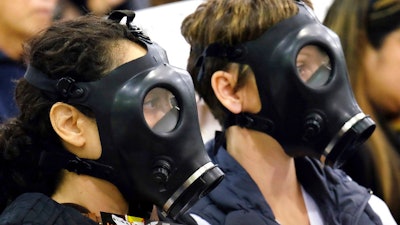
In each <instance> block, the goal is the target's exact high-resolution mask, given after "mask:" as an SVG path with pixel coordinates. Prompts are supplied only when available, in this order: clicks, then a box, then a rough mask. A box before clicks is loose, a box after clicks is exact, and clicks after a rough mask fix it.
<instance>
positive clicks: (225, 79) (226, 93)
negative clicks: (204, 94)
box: [211, 70, 242, 114]
mask: <svg viewBox="0 0 400 225" xmlns="http://www.w3.org/2000/svg"><path fill="white" fill-rule="evenodd" d="M236 82H237V75H235V74H232V73H230V72H225V71H221V70H219V71H216V72H214V74H213V75H212V77H211V86H212V88H213V90H214V93H215V96H216V97H217V99H218V100H219V101H220V102H221V104H222V105H223V106H225V108H227V109H228V110H229V111H231V112H232V113H234V114H238V113H240V112H241V111H242V102H241V96H240V95H239V94H238V93H237V90H235V85H236Z"/></svg>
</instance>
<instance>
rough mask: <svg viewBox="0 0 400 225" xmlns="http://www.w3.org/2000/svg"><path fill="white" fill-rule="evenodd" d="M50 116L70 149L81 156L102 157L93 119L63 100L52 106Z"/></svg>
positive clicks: (56, 130)
mask: <svg viewBox="0 0 400 225" xmlns="http://www.w3.org/2000/svg"><path fill="white" fill-rule="evenodd" d="M49 116H50V122H51V125H52V127H53V129H54V131H55V132H56V133H57V135H58V136H59V137H60V138H61V141H62V143H63V145H64V147H65V148H66V149H67V150H68V151H70V152H71V153H72V154H74V155H76V156H78V157H81V158H98V157H100V155H101V150H99V149H101V148H99V146H100V144H99V143H100V141H99V140H98V141H97V142H98V143H97V142H96V141H95V139H93V137H97V139H99V138H98V131H97V126H96V124H95V122H94V121H93V119H91V118H89V117H87V116H86V115H84V114H83V113H81V112H80V111H79V110H78V109H76V108H75V107H73V106H71V105H68V104H66V103H62V102H57V103H55V104H54V105H53V106H52V107H51V109H50V114H49ZM95 144H96V145H95Z"/></svg>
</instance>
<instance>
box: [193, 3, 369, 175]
mask: <svg viewBox="0 0 400 225" xmlns="http://www.w3.org/2000/svg"><path fill="white" fill-rule="evenodd" d="M296 4H297V5H298V8H299V12H298V13H297V15H295V16H293V17H291V18H288V19H286V20H283V21H281V22H279V23H278V24H276V25H275V26H273V27H272V28H271V29H269V30H268V31H266V32H265V33H264V34H262V35H261V36H260V37H259V38H258V39H256V40H252V41H248V42H245V43H242V44H238V45H236V46H226V45H222V44H219V43H214V44H211V45H210V46H208V48H207V49H206V50H205V51H204V53H203V56H202V57H201V58H203V60H199V61H198V65H199V64H200V63H203V65H200V66H202V68H201V69H200V73H199V76H200V79H201V76H202V70H203V69H204V68H203V67H204V61H205V60H204V57H218V58H225V59H227V60H229V61H231V62H237V63H241V64H248V65H250V67H251V69H252V70H253V72H254V74H255V78H256V82H257V87H258V91H259V94H260V99H261V104H262V109H261V111H260V112H258V113H257V114H249V113H242V114H235V115H233V114H231V115H230V116H229V119H228V121H227V122H226V124H225V126H224V127H225V128H227V127H229V126H231V125H239V126H242V127H247V128H250V129H254V130H258V131H262V132H264V133H267V134H269V135H271V136H272V137H274V138H275V139H277V140H278V141H279V143H281V144H282V146H283V147H284V149H285V151H286V153H287V154H288V155H290V156H294V157H296V156H313V157H317V158H320V159H321V161H323V162H324V163H326V164H329V165H332V166H335V167H338V166H340V165H342V163H343V162H344V161H345V160H346V159H347V158H348V157H349V156H350V155H351V154H352V153H353V152H354V150H355V148H356V147H357V146H358V145H359V144H361V143H363V142H364V141H365V140H366V139H367V138H368V137H369V136H370V135H371V134H372V132H373V130H374V129H375V124H374V122H373V121H372V120H371V119H370V118H369V117H368V116H366V115H364V113H363V112H362V111H361V109H360V108H359V106H358V105H357V103H356V101H355V99H354V96H353V93H352V90H351V87H350V85H349V81H348V76H347V68H346V63H345V58H344V55H343V52H342V48H341V45H340V41H339V39H338V37H337V35H336V34H335V33H333V32H332V31H331V30H329V29H328V28H327V27H325V26H323V25H322V24H321V23H320V22H319V21H318V19H317V18H316V16H315V15H314V14H313V12H312V10H311V9H310V8H308V7H307V6H306V5H305V4H304V3H303V2H301V1H296ZM201 58H200V59H201Z"/></svg>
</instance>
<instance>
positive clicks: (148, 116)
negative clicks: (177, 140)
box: [143, 87, 179, 133]
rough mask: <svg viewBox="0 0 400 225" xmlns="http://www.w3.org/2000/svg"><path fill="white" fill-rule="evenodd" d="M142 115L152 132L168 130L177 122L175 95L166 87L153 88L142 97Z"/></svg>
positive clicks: (177, 108) (177, 112)
mask: <svg viewBox="0 0 400 225" xmlns="http://www.w3.org/2000/svg"><path fill="white" fill-rule="evenodd" d="M143 115H144V118H145V120H146V123H147V125H148V126H149V127H150V128H151V129H152V130H153V131H154V132H157V133H165V132H170V131H172V130H173V129H174V128H175V126H176V124H177V123H178V119H179V106H178V102H177V101H176V99H175V96H174V95H173V94H172V93H171V92H170V91H168V90H167V89H165V88H159V87H157V88H154V89H152V90H150V91H149V92H148V93H147V94H146V97H145V98H144V101H143Z"/></svg>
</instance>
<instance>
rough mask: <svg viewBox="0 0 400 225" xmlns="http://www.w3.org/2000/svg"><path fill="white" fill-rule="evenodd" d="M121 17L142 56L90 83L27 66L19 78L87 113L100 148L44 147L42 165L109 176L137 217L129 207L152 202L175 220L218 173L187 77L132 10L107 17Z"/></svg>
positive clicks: (215, 180)
mask: <svg viewBox="0 0 400 225" xmlns="http://www.w3.org/2000/svg"><path fill="white" fill-rule="evenodd" d="M132 13H133V12H132ZM123 17H124V18H126V17H127V18H128V19H127V22H126V25H127V26H128V27H129V28H130V32H132V33H133V34H134V36H136V37H138V43H139V44H141V45H142V46H144V47H146V49H147V54H146V55H145V56H143V57H140V58H138V59H135V60H133V61H130V62H127V63H125V64H123V65H121V66H119V67H117V68H116V69H114V70H113V71H111V72H110V73H109V74H108V75H106V76H105V77H103V78H101V79H100V80H96V81H91V82H75V81H74V80H73V79H71V78H69V77H63V78H61V79H59V80H52V79H49V78H48V76H47V75H45V74H42V73H41V72H40V71H38V70H37V69H35V68H33V67H29V68H28V70H27V72H26V74H25V79H26V80H27V81H28V82H29V83H30V84H32V85H33V86H35V87H37V88H39V89H41V90H42V91H43V92H45V93H46V94H47V95H49V96H57V97H61V98H62V99H63V100H62V101H63V102H66V103H68V104H73V105H80V106H85V107H87V108H89V109H91V110H92V111H93V113H94V114H95V118H96V122H97V126H98V130H99V135H100V141H101V146H102V154H101V157H100V158H99V159H98V160H88V159H82V158H78V157H76V156H74V155H68V154H66V153H65V152H66V151H64V153H62V154H60V152H51V151H45V152H43V154H42V159H41V166H43V167H45V168H54V167H57V166H58V167H61V168H65V169H68V170H70V171H74V172H77V173H82V174H88V175H91V176H95V177H99V178H102V179H105V180H108V181H110V182H111V183H113V184H115V185H116V186H117V187H118V188H119V190H120V191H121V192H122V194H123V195H124V197H125V198H126V199H127V200H128V203H130V211H131V213H133V215H137V214H138V211H135V210H144V211H147V210H148V212H149V211H151V208H152V204H153V203H154V204H156V205H157V206H159V207H160V209H161V210H162V212H163V213H164V216H167V217H171V218H173V219H176V218H177V217H178V216H179V215H181V214H183V213H184V212H185V211H186V210H187V209H188V208H189V207H190V206H191V205H192V204H193V203H194V202H195V201H197V200H198V199H199V198H200V197H202V196H203V195H205V194H207V193H208V192H209V191H210V190H212V189H213V188H214V187H215V186H216V185H217V184H218V183H219V182H220V181H221V179H222V177H223V173H222V171H221V170H220V169H219V168H218V167H216V165H214V164H213V163H212V162H211V161H210V159H209V157H208V155H207V153H206V151H205V149H204V145H203V141H202V138H201V134H200V128H199V124H198V119H197V108H196V101H195V92H194V87H193V82H192V80H191V77H190V75H189V74H188V73H187V72H186V71H184V70H181V69H178V68H175V67H172V66H171V65H169V64H168V60H167V56H166V54H165V51H164V50H163V49H162V48H161V47H159V46H158V45H157V44H155V43H152V42H151V41H150V39H149V38H148V37H147V36H145V35H144V34H143V33H142V32H141V31H140V30H139V29H138V28H137V27H134V26H133V25H131V22H132V20H133V17H134V14H129V13H128V12H125V11H124V12H120V11H118V12H114V13H113V14H111V15H110V16H109V18H110V19H113V20H115V21H117V22H119V21H120V20H121V19H122V18H123ZM55 162H56V163H55ZM55 164H56V165H55ZM139 216H142V215H139ZM143 216H144V215H143Z"/></svg>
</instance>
